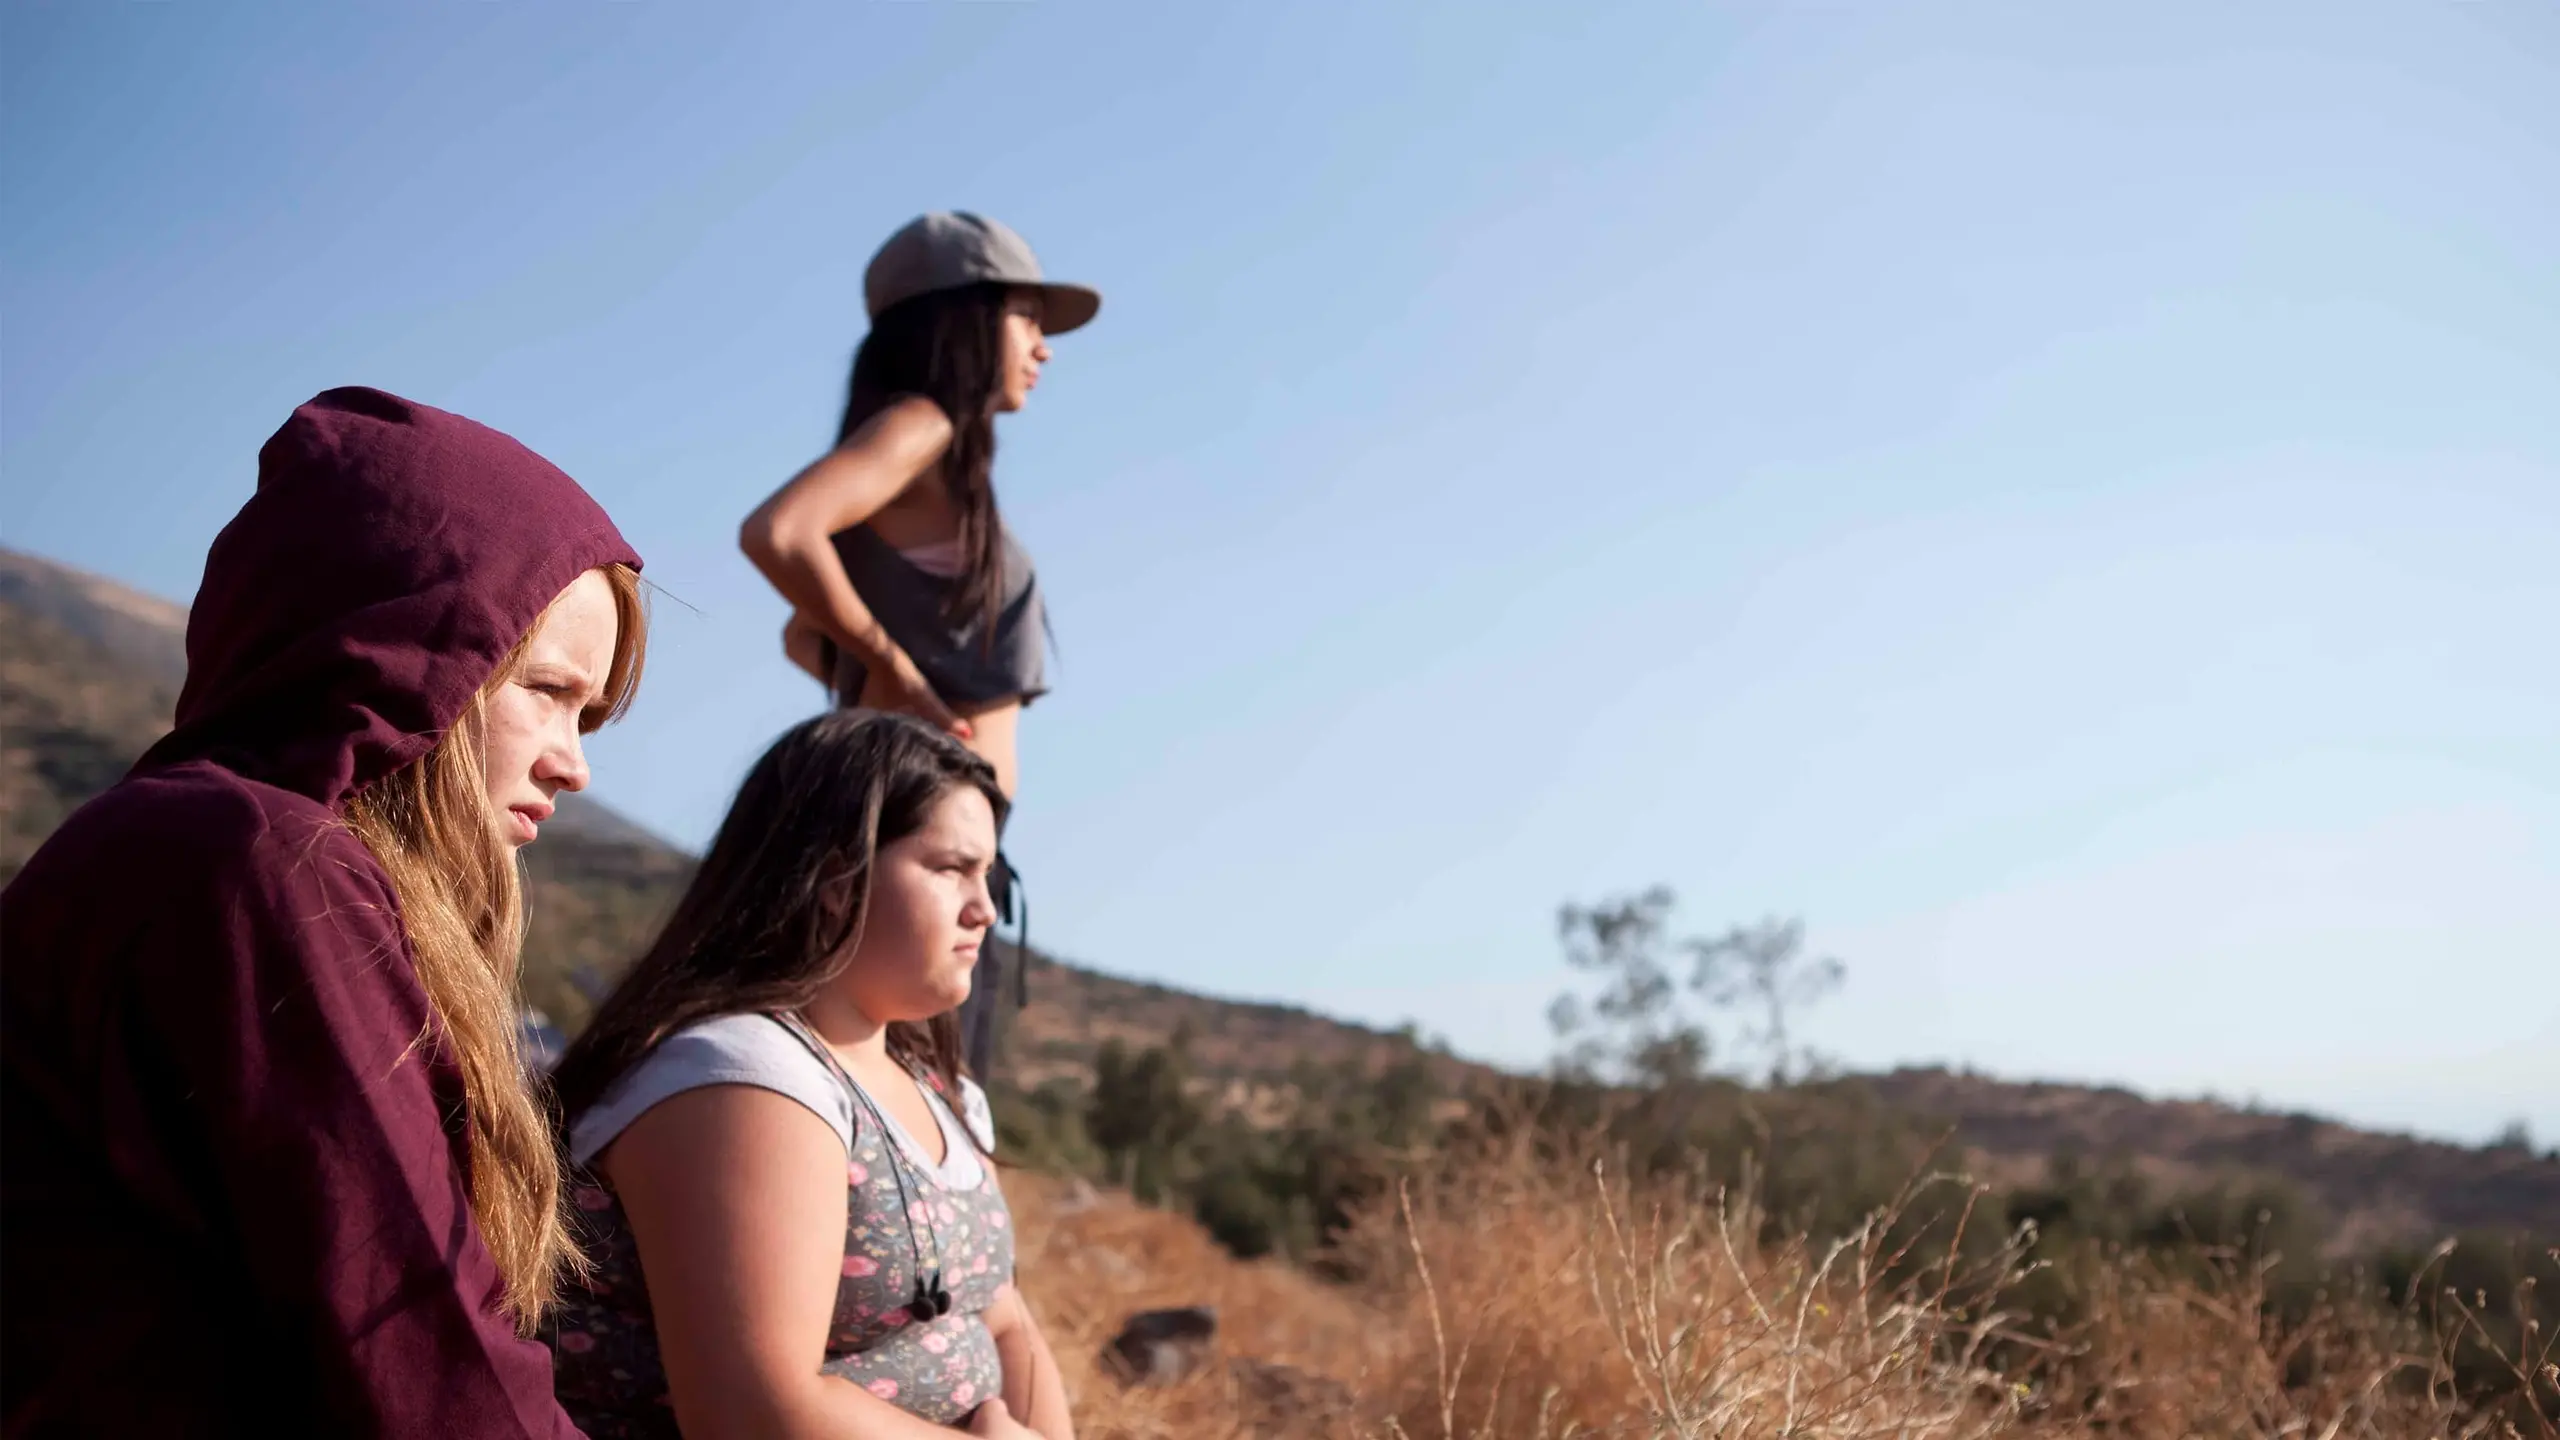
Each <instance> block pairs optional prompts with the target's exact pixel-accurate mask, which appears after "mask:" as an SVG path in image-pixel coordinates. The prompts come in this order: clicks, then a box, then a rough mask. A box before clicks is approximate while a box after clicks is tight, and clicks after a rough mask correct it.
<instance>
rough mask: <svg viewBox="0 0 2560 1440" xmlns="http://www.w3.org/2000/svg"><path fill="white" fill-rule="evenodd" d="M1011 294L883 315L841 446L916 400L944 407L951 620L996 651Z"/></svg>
mask: <svg viewBox="0 0 2560 1440" xmlns="http://www.w3.org/2000/svg"><path fill="white" fill-rule="evenodd" d="M1013 293H1014V292H1013V287H1011V286H1007V285H1000V284H984V285H966V286H962V287H960V288H958V289H953V290H936V291H931V292H928V293H926V294H923V295H918V296H916V297H914V298H913V299H909V300H901V301H899V302H898V303H897V304H895V305H892V306H890V307H889V308H888V309H886V310H883V311H881V312H880V314H879V315H878V317H876V318H875V319H873V320H872V322H871V333H870V334H868V335H865V336H864V337H862V346H861V348H860V349H857V350H855V351H854V352H853V376H852V378H851V379H850V380H849V381H847V382H846V386H845V401H844V418H843V419H842V420H840V421H838V422H837V423H836V443H837V444H838V445H842V444H843V443H844V442H845V441H847V440H849V439H851V438H853V432H855V431H856V430H859V429H861V428H862V426H863V424H864V422H866V421H868V420H869V419H870V418H871V417H872V416H874V415H877V414H879V413H880V412H881V411H882V410H885V409H887V408H888V407H889V406H890V405H891V404H893V403H894V402H896V401H898V400H901V399H903V398H905V397H907V396H909V395H921V396H923V397H924V398H925V399H927V400H930V401H932V402H933V403H934V404H935V405H937V406H939V407H941V410H942V413H943V414H944V416H946V417H948V418H949V420H950V421H951V446H950V448H949V449H947V450H945V451H944V452H943V454H942V463H941V465H940V466H939V467H938V469H939V473H940V475H941V477H942V483H943V486H944V487H945V489H946V490H948V491H949V493H950V496H951V503H952V506H953V508H955V509H957V510H958V511H959V512H960V536H959V539H960V560H961V568H960V577H959V584H958V585H957V586H955V587H954V588H953V590H952V594H951V600H950V604H949V607H948V609H947V610H946V612H945V614H944V617H943V618H944V619H945V620H947V621H949V622H951V623H952V624H954V625H965V624H967V623H968V622H969V621H971V620H976V621H977V622H978V627H979V638H980V643H981V644H984V645H993V644H994V643H995V633H996V620H997V617H999V616H1000V615H1002V614H1003V613H1004V523H1003V521H1002V520H1001V519H999V518H998V516H997V514H996V488H995V464H996V414H995V405H996V397H997V395H998V393H999V392H1000V389H1001V386H1002V383H1003V377H1002V376H1001V375H1000V374H998V373H997V372H998V370H999V369H1000V368H1001V367H1002V366H1003V364H1004V315H1005V305H1006V303H1007V302H1008V301H1009V300H1010V299H1011V298H1012V296H1013Z"/></svg>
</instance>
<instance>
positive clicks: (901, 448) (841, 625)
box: [738, 399, 967, 734]
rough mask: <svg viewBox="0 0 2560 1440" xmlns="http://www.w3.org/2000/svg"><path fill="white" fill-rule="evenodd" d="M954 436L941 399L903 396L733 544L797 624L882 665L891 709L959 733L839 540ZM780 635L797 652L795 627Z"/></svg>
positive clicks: (802, 477)
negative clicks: (872, 602)
mask: <svg viewBox="0 0 2560 1440" xmlns="http://www.w3.org/2000/svg"><path fill="white" fill-rule="evenodd" d="M950 445H951V421H950V419H949V417H947V416H945V415H944V414H943V413H942V410H941V407H939V406H937V405H935V404H934V403H933V402H932V401H930V400H925V399H909V400H901V401H899V402H898V403H896V404H894V405H891V406H890V407H889V408H888V409H886V410H883V411H881V412H880V413H879V414H877V415H874V416H872V417H871V418H870V419H869V420H868V421H866V422H864V424H863V426H862V428H861V429H859V430H856V431H855V432H854V433H853V435H852V436H851V437H850V438H848V439H847V440H846V441H845V442H844V443H843V444H841V445H839V446H837V447H836V448H835V449H833V450H830V451H828V452H827V453H826V454H825V455H822V456H820V457H819V458H818V459H817V460H816V461H814V462H812V463H811V464H810V465H809V467H808V468H807V469H805V470H802V471H801V472H800V473H799V474H797V475H794V476H792V477H791V480H790V482H789V483H788V484H785V485H784V486H783V487H782V488H781V489H779V490H777V491H775V492H774V493H773V494H772V495H771V496H769V497H767V498H766V500H765V502H764V503H763V504H761V505H758V506H757V507H756V508H755V510H754V511H753V512H752V513H750V514H749V515H748V516H747V518H746V520H745V521H744V523H742V524H740V525H739V527H738V548H739V549H741V550H743V551H745V552H746V555H747V558H748V559H749V560H751V561H753V562H755V567H756V569H757V570H759V571H761V572H763V574H764V578H765V579H766V580H767V581H769V582H771V583H772V585H773V588H774V589H776V590H778V591H781V592H782V598H783V599H785V600H787V601H789V602H790V603H791V608H792V610H793V611H794V612H795V615H794V619H793V624H794V625H795V626H805V628H807V629H811V630H814V631H816V632H817V634H818V635H820V636H822V637H824V638H826V639H829V640H833V641H834V642H835V643H836V644H837V645H839V646H841V647H843V648H844V649H845V650H846V651H847V652H848V653H850V654H852V655H854V656H855V657H857V658H859V659H860V660H861V661H862V662H863V666H864V668H865V669H867V670H871V671H874V672H877V673H878V674H880V675H881V677H882V678H883V680H884V681H886V682H888V683H889V684H890V686H891V688H892V690H893V692H894V694H895V695H896V697H897V701H898V703H897V704H896V706H895V708H898V709H904V710H910V711H913V712H914V713H916V714H919V715H922V716H923V717H924V718H926V719H928V720H931V721H933V722H935V723H937V724H939V725H942V726H943V727H944V728H945V729H950V730H953V731H954V732H955V733H962V734H965V733H967V726H966V725H964V724H963V723H962V722H961V721H960V720H959V718H958V717H957V716H954V715H953V714H952V713H951V711H950V710H949V709H948V708H947V707H945V706H944V705H943V704H942V702H941V700H940V699H939V698H938V697H936V696H935V695H934V693H933V688H932V687H931V686H930V685H928V684H927V683H926V682H925V679H924V677H923V675H922V674H921V673H919V672H918V671H917V670H916V666H915V662H914V661H913V660H911V659H909V658H908V656H907V653H906V652H905V651H904V650H902V649H900V648H899V646H898V642H897V641H896V640H894V639H892V638H891V637H890V635H889V632H888V631H887V630H886V629H884V628H882V627H881V624H880V621H879V619H878V618H877V617H876V616H874V615H873V614H872V613H871V607H869V606H867V605H865V604H863V603H862V596H861V595H860V594H858V593H857V592H856V591H855V590H854V588H853V581H852V580H850V579H849V578H847V577H846V575H845V573H844V561H843V560H842V559H840V558H839V557H838V556H837V554H836V547H835V536H836V533H837V532H838V531H841V530H848V529H851V528H852V527H854V526H856V525H859V524H861V523H862V522H864V521H865V520H868V519H870V518H871V517H872V516H874V515H877V514H879V513H880V511H881V510H882V509H884V508H886V507H887V506H888V505H889V504H890V502H892V501H894V500H896V499H897V498H898V497H899V496H900V495H903V494H905V493H906V491H907V487H908V486H910V485H913V484H914V483H915V482H916V480H917V478H918V477H919V476H922V475H924V474H926V473H927V472H929V471H930V470H932V468H933V466H934V462H936V461H938V460H940V459H941V458H942V452H943V451H945V450H946V449H948V448H950ZM783 643H784V647H785V651H786V653H790V654H791V655H792V658H793V659H794V661H795V662H796V661H798V660H799V659H800V657H799V654H798V653H797V652H794V651H792V650H791V649H790V647H791V646H792V645H793V644H794V643H795V631H794V630H792V629H789V628H786V629H785V630H784V632H783ZM802 668H804V669H805V668H808V667H807V666H806V665H805V664H803V666H802Z"/></svg>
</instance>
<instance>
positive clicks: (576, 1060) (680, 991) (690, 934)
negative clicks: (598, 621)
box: [551, 710, 1005, 1138]
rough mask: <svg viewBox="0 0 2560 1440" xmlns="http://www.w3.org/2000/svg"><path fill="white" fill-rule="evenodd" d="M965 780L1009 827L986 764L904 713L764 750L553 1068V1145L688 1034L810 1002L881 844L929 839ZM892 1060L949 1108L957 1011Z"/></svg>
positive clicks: (826, 722)
mask: <svg viewBox="0 0 2560 1440" xmlns="http://www.w3.org/2000/svg"><path fill="white" fill-rule="evenodd" d="M964 785H970V786H975V787H977V789H978V791H979V792H980V793H981V794H983V795H985V796H986V797H987V803H988V804H989V805H992V806H994V807H995V813H996V818H997V819H998V820H999V821H1001V820H1002V819H1003V818H1004V813H1005V798H1004V792H1002V791H1001V790H998V789H997V788H996V775H995V771H994V769H993V768H991V767H990V766H989V765H988V764H987V762H986V761H984V760H981V759H979V758H978V757H977V756H976V755H974V754H972V753H970V752H969V750H967V749H966V748H965V747H963V746H962V745H961V744H960V743H959V742H958V741H956V740H953V739H952V738H950V737H949V736H947V735H944V734H943V733H941V732H940V731H938V730H935V729H934V728H932V727H931V726H929V725H926V724H924V723H923V722H921V721H918V720H913V719H910V718H908V717H906V716H903V715H891V714H887V713H884V712H882V711H878V710H831V711H829V712H827V713H826V714H823V715H820V716H818V717H817V718H816V719H813V720H805V721H802V722H801V723H800V724H798V725H796V726H793V727H792V728H791V729H790V730H789V731H787V732H785V733H784V734H783V736H782V738H781V739H779V740H776V741H775V742H773V748H772V749H770V750H767V751H765V752H764V758H762V759H760V760H758V761H757V762H756V764H755V768H754V769H753V770H751V771H749V772H748V774H747V781H746V784H744V785H742V786H740V787H739V789H738V798H737V799H736V800H735V801H733V802H731V804H730V806H729V815H728V818H727V819H725V820H722V821H721V822H720V833H719V834H718V835H717V836H715V837H714V838H713V839H712V841H711V850H710V853H708V854H706V855H704V856H703V857H702V864H701V867H700V868H699V869H697V870H695V871H694V874H693V883H692V884H690V885H688V886H686V887H685V892H684V898H683V899H682V900H680V901H678V902H676V909H675V913H674V914H673V915H671V916H669V917H668V918H667V923H666V927H665V928H664V929H662V930H660V931H659V932H658V938H657V940H656V942H655V943H653V944H652V945H651V946H650V947H649V950H648V953H647V954H645V955H643V956H641V957H640V961H639V963H638V964H636V965H634V966H632V967H631V973H630V974H628V975H626V976H624V977H623V980H622V983H621V984H620V985H619V986H617V987H615V989H614V992H613V994H611V995H610V996H608V997H606V999H605V1002H604V1004H603V1006H601V1007H600V1008H599V1009H598V1010H597V1011H596V1015H595V1019H594V1020H593V1021H591V1022H590V1023H589V1024H588V1026H587V1028H586V1029H585V1030H584V1031H583V1032H581V1033H580V1034H579V1036H578V1038H577V1039H576V1040H575V1041H574V1042H572V1043H571V1044H570V1046H569V1049H568V1053H566V1054H565V1055H563V1056H561V1057H560V1064H559V1066H558V1067H557V1068H556V1069H555V1070H553V1072H552V1077H551V1082H552V1090H553V1095H554V1098H555V1100H556V1103H557V1109H556V1111H555V1118H556V1119H557V1121H558V1123H559V1126H560V1133H561V1135H562V1136H563V1137H564V1138H565V1137H566V1135H567V1134H568V1128H569V1126H570V1125H572V1124H574V1123H576V1121H577V1118H578V1117H579V1116H580V1115H583V1114H585V1113H586V1111H587V1110H588V1108H589V1107H591V1106H593V1105H594V1104H595V1103H596V1102H597V1101H598V1100H600V1099H602V1098H603V1097H604V1093H605V1092H606V1091H607V1090H608V1089H610V1088H612V1086H613V1083H614V1082H615V1081H616V1080H619V1079H621V1078H622V1077H623V1076H624V1075H626V1074H628V1073H629V1072H630V1070H631V1068H632V1067H633V1066H635V1065H637V1064H639V1063H640V1061H641V1060H643V1059H644V1058H646V1057H647V1056H648V1054H649V1052H650V1051H651V1050H652V1049H654V1048H656V1046H657V1044H658V1042H659V1041H661V1040H664V1039H665V1038H666V1037H668V1036H669V1035H672V1034H674V1033H675V1032H676V1031H678V1030H681V1029H683V1028H684V1027H685V1026H687V1025H690V1024H693V1023H695V1022H696V1021H701V1020H709V1019H714V1018H717V1017H719V1016H722V1015H734V1014H739V1013H743V1012H771V1011H781V1010H797V1009H799V1008H800V1007H802V1006H804V1005H806V1004H808V1003H809V1001H810V1000H811V999H813V998H814V997H815V996H816V995H817V993H818V992H819V991H820V990H821V989H823V988H824V987H825V986H826V985H827V984H828V983H829V982H830V981H832V980H834V979H835V978H836V976H837V975H838V974H840V973H842V971H843V970H844V966H845V963H846V961H848V960H850V959H851V958H852V956H853V949H854V945H855V943H856V942H857V941H859V940H860V939H861V937H862V917H863V914H864V912H865V911H866V910H867V909H868V908H869V902H870V897H871V877H872V874H873V873H874V872H873V866H872V862H873V860H874V859H875V858H876V857H877V856H878V855H879V853H880V849H881V847H883V846H885V845H889V844H892V843H895V842H896V841H898V840H901V839H904V838H905V837H907V836H909V835H912V834H914V833H915V832H916V831H918V830H920V829H922V828H923V826H924V822H925V819H926V817H927V815H928V814H930V813H931V811H932V810H933V807H934V806H935V804H937V803H938V802H939V801H940V800H941V799H942V797H943V796H945V795H947V794H949V793H950V792H951V791H952V790H954V789H956V788H958V787H960V786H964ZM889 1053H890V1054H891V1055H892V1056H894V1057H896V1058H897V1059H898V1061H899V1062H900V1063H901V1064H904V1065H908V1066H923V1067H925V1068H926V1069H928V1070H929V1071H930V1072H931V1073H932V1074H933V1075H934V1076H935V1077H936V1078H938V1079H939V1080H940V1081H941V1082H942V1084H943V1086H944V1088H945V1089H946V1091H947V1092H948V1093H949V1094H950V1095H951V1096H952V1097H953V1098H954V1099H957V1098H958V1096H959V1093H960V1077H961V1075H962V1073H963V1070H964V1067H963V1065H962V1061H961V1053H962V1052H961V1040H960V1020H959V1016H958V1015H957V1014H956V1013H954V1012H946V1013H944V1014H941V1015H937V1016H935V1017H933V1019H931V1020H929V1021H903V1020H902V1021H898V1022H896V1023H894V1024H892V1025H890V1026H889Z"/></svg>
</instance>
